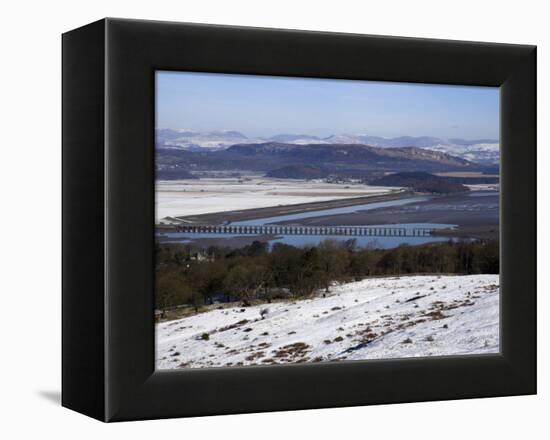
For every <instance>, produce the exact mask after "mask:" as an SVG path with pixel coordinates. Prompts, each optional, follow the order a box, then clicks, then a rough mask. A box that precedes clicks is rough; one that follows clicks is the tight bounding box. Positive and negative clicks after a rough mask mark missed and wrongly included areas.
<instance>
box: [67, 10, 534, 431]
mask: <svg viewBox="0 0 550 440" xmlns="http://www.w3.org/2000/svg"><path fill="white" fill-rule="evenodd" d="M62 49H63V66H62V67H63V167H62V169H63V216H62V218H63V344H62V347H63V362H62V365H63V373H62V380H63V390H62V404H63V405H64V406H66V407H68V408H71V409H73V410H76V411H79V412H82V413H84V414H87V415H89V416H91V417H94V418H97V419H99V420H102V421H122V420H136V419H146V418H165V417H183V416H201V415H211V414H229V413H244V412H259V411H277V410H291V409H294V410H298V409H306V408H324V407H340V406H353V405H368V404H380V403H396V402H413V401H427V400H446V399H465V398H474V397H491V396H510V395H520V394H534V393H536V47H535V46H525V45H510V44H492V43H474V42H459V41H444V40H426V39H413V38H400V37H381V36H366V35H353V34H337V33H324V32H304V31H293V30H278V29H256V28H245V27H231V26H214V25H201V24H181V23H168V22H153V21H139V20H122V19H104V20H100V21H98V22H95V23H92V24H90V25H87V26H84V27H82V28H79V29H76V30H73V31H71V32H68V33H66V34H64V35H63V38H62ZM328 60H330V61H328ZM157 69H158V70H177V71H198V72H223V73H240V74H255V75H284V76H294V77H315V78H341V79H365V80H381V81H399V82H413V83H416V82H422V83H436V84H462V85H483V86H500V90H501V92H500V97H501V99H500V102H501V112H500V118H501V135H500V140H501V194H502V200H501V236H502V240H501V290H500V292H501V293H500V294H501V301H500V304H501V310H500V320H501V329H500V338H501V352H500V354H496V355H479V356H448V357H433V358H420V359H419V358H414V359H388V360H375V361H373V360H366V361H352V362H346V361H343V362H338V363H317V364H300V365H284V366H262V367H238V368H216V369H203V370H195V369H189V370H182V371H155V359H154V357H155V354H154V302H153V300H154V298H153V284H154V274H153V261H154V255H153V249H154V247H153V245H154V234H153V228H154V97H155V93H154V72H155V70H157Z"/></svg>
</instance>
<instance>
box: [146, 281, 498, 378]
mask: <svg viewBox="0 0 550 440" xmlns="http://www.w3.org/2000/svg"><path fill="white" fill-rule="evenodd" d="M262 310H263V311H264V313H266V314H265V315H264V317H263V318H262V316H261V314H260V312H261V311H262ZM156 336H157V368H159V369H173V368H187V367H190V368H199V367H222V366H240V365H270V364H284V363H300V362H322V361H332V360H344V359H347V360H358V359H381V358H382V359H383V358H404V357H414V356H444V355H465V354H481V353H498V352H499V277H498V275H468V276H437V275H430V276H411V277H388V278H372V279H366V280H363V281H359V282H354V283H349V284H343V285H340V286H334V287H333V288H332V289H331V292H330V293H328V294H326V296H325V297H323V296H322V295H321V296H319V297H316V298H313V299H308V300H300V301H291V302H277V303H272V304H265V305H261V306H253V307H246V308H241V307H233V308H224V309H216V310H212V311H209V312H205V313H202V314H199V315H195V316H191V317H188V318H183V319H179V320H175V321H169V322H164V323H159V324H157V333H156Z"/></svg>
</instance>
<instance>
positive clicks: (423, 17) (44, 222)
mask: <svg viewBox="0 0 550 440" xmlns="http://www.w3.org/2000/svg"><path fill="white" fill-rule="evenodd" d="M0 8H1V14H0V16H1V17H2V20H1V21H2V23H1V25H0V32H1V34H2V38H1V39H0V45H1V51H0V54H1V60H2V68H1V69H0V75H1V81H0V84H1V94H0V103H1V104H0V105H1V108H2V116H1V118H0V124H1V127H2V130H1V136H0V148H1V151H2V156H1V157H2V160H1V161H0V164H1V171H0V179H1V185H0V191H1V202H2V204H1V206H2V213H1V215H0V225H1V228H0V231H2V239H1V241H0V246H1V254H0V255H1V258H2V264H1V266H0V267H1V272H0V283H1V285H0V295H1V298H2V301H1V302H0V310H1V312H2V313H1V314H0V326H1V328H0V342H1V345H0V353H1V356H2V361H1V364H0V365H1V372H2V374H1V375H0V381H1V382H0V383H1V386H0V405H1V412H0V414H1V415H0V436H2V437H3V438H24V437H26V438H33V436H36V437H38V436H41V437H45V438H48V437H50V436H52V437H53V436H56V437H57V438H81V439H92V438H93V439H97V438H120V436H124V438H132V439H141V438H143V439H152V438H182V437H185V438H188V439H192V438H200V439H209V438H217V439H224V440H225V439H239V440H243V439H248V438H266V439H278V440H280V439H305V438H311V439H325V438H326V439H328V438H331V439H333V438H339V439H345V438H359V437H366V438H372V439H393V438H402V439H415V438H423V439H424V438H445V439H464V438H468V437H470V438H496V437H499V438H503V437H506V438H507V437H510V438H518V437H519V438H542V433H543V432H544V431H546V432H548V430H549V429H548V419H547V418H548V415H547V413H546V412H544V410H543V407H544V405H545V404H546V405H548V403H549V398H548V393H549V377H548V368H549V362H548V360H549V350H548V348H547V347H545V344H546V345H548V330H549V324H548V323H549V322H550V319H549V318H548V315H547V314H548V313H550V310H549V304H550V301H549V300H548V295H550V289H549V288H550V279H549V278H548V276H545V273H546V274H547V273H548V272H547V271H548V269H547V263H548V261H549V257H547V255H546V254H545V252H544V251H543V249H548V248H549V246H550V241H549V234H548V232H547V230H543V229H542V228H539V249H540V250H541V251H540V252H539V273H540V275H539V292H540V294H539V338H538V340H539V396H528V397H514V398H498V399H479V400H466V401H454V402H433V403H418V404H404V405H386V406H373V407H363V408H344V409H330V410H315V411H301V412H286V413H282V412H280V413H271V414H254V415H239V416H224V417H215V418H213V417H206V418H196V419H187V420H183V419H180V420H178V419H176V420H164V421H150V422H135V423H123V424H111V425H104V424H101V423H99V422H96V421H93V420H91V419H88V418H86V417H84V416H81V415H79V414H76V413H73V412H71V411H68V410H66V409H62V408H61V407H60V406H59V404H58V398H59V397H58V396H59V394H58V393H59V390H60V356H61V355H60V320H61V316H60V307H61V300H60V295H61V291H60V290H61V287H60V285H61V283H60V278H61V277H60V271H61V264H60V261H61V243H60V241H61V226H60V224H61V200H60V194H61V176H60V174H61V166H60V165H61V156H60V152H61V150H60V144H61V40H60V34H61V33H62V32H64V31H67V30H70V29H72V28H75V27H78V26H80V25H83V24H85V23H88V22H91V21H94V20H97V19H99V18H102V17H105V16H111V17H125V18H145V19H157V20H172V21H188V22H201V23H220V24H238V25H249V26H265V27H284V28H294V29H309V30H322V31H341V32H357V33H368V34H382V35H403V36H411V37H433V38H448V39H464V40H478V41H497V42H507V43H527V44H537V45H538V46H539V49H538V60H539V64H538V66H539V75H538V78H539V81H538V90H539V101H538V102H539V113H538V121H539V138H538V139H539V176H540V177H539V191H538V194H539V224H540V225H541V226H544V223H545V222H546V221H548V216H547V215H546V214H547V206H548V203H545V202H547V200H548V198H547V194H548V192H549V190H550V178H549V173H548V172H547V171H546V168H547V167H548V165H549V164H550V161H549V160H548V159H549V155H550V153H549V152H550V145H548V141H549V132H548V128H547V127H548V125H547V124H548V121H549V119H550V114H549V111H548V99H549V93H548V92H549V88H550V87H549V83H548V77H549V75H550V69H549V59H548V56H547V48H548V47H549V45H550V40H549V32H548V13H545V8H544V2H541V1H530V0H523V1H521V2H506V1H505V0H502V1H485V2H483V1H479V0H477V1H470V0H462V1H460V2H459V1H455V2H445V1H422V0H415V1H406V0H404V1H383V2H380V1H376V2H368V1H365V0H363V1H356V2H353V1H347V0H339V1H331V2H323V1H321V0H317V1H299V0H277V1H274V0H268V1H245V0H229V1H222V0H220V1H214V0H202V1H168V0H151V1H140V0H133V1H130V0H121V1H114V0H94V1H56V0H49V1H22V0H20V1H18V2H14V1H5V2H3V3H2V6H0ZM545 370H546V371H545ZM537 433H538V434H537ZM6 434H7V435H6Z"/></svg>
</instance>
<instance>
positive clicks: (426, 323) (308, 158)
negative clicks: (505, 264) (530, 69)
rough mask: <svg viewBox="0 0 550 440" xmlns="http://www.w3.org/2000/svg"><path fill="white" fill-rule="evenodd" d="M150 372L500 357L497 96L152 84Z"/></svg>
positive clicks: (237, 82)
mask: <svg viewBox="0 0 550 440" xmlns="http://www.w3.org/2000/svg"><path fill="white" fill-rule="evenodd" d="M155 101H156V107H155V199H156V219H155V322H156V324H155V334H156V368H157V369H184V368H214V367H239V366H262V365H274V364H292V363H311V362H332V361H354V360H368V359H391V358H407V357H429V356H451V355H452V356H456V355H472V354H476V355H479V354H491V353H499V197H500V192H499V159H500V148H499V88H498V87H478V86H454V85H453V86H449V85H436V84H412V83H392V82H370V81H355V80H340V79H319V78H294V77H276V76H259V75H236V74H215V73H198V72H172V71H157V72H156V75H155Z"/></svg>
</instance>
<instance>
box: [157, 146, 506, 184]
mask: <svg viewBox="0 0 550 440" xmlns="http://www.w3.org/2000/svg"><path fill="white" fill-rule="evenodd" d="M156 166H157V176H158V177H160V176H163V175H164V176H170V178H186V177H178V176H179V174H180V173H182V176H184V175H187V173H188V172H191V173H194V174H201V173H205V172H219V171H224V172H227V171H230V172H239V171H254V172H263V173H266V174H267V175H268V176H271V177H279V178H286V179H311V178H319V177H325V176H329V175H336V176H346V177H354V178H360V179H364V180H369V179H372V178H376V177H381V176H383V175H384V174H386V173H388V172H402V171H424V172H442V171H478V172H484V173H496V172H498V167H497V166H496V165H484V164H478V163H474V162H471V161H469V160H467V159H463V158H461V157H458V156H453V155H450V154H447V153H444V152H441V151H434V150H429V149H424V148H418V147H400V148H395V147H392V148H381V147H371V146H368V145H363V144H323V143H315V144H290V143H283V142H263V143H256V144H249V143H245V144H236V145H232V146H231V147H228V148H225V149H206V148H205V149H201V150H195V149H185V148H179V147H173V146H171V147H167V148H166V147H162V146H161V147H158V148H157V161H156ZM183 173H185V174H183Z"/></svg>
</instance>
